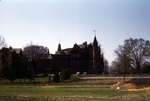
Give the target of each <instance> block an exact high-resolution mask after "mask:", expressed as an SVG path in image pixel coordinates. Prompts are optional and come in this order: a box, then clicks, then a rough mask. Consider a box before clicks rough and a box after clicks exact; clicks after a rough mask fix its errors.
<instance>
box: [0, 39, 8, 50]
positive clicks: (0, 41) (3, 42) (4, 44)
mask: <svg viewBox="0 0 150 101" xmlns="http://www.w3.org/2000/svg"><path fill="white" fill-rule="evenodd" d="M3 47H7V43H6V42H5V38H3V37H2V36H0V49H2V48H3Z"/></svg>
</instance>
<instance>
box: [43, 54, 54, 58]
mask: <svg viewBox="0 0 150 101" xmlns="http://www.w3.org/2000/svg"><path fill="white" fill-rule="evenodd" d="M40 59H53V58H52V55H51V54H43V55H42V56H41V58H40Z"/></svg>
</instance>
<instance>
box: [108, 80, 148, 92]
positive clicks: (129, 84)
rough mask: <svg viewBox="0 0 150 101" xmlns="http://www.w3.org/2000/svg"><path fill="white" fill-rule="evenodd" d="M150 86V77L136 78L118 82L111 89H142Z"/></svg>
mask: <svg viewBox="0 0 150 101" xmlns="http://www.w3.org/2000/svg"><path fill="white" fill-rule="evenodd" d="M146 88H147V89H148V88H150V78H136V79H130V80H129V81H125V82H118V83H117V84H115V85H113V86H112V87H111V89H118V90H136V89H138V90H142V89H146Z"/></svg>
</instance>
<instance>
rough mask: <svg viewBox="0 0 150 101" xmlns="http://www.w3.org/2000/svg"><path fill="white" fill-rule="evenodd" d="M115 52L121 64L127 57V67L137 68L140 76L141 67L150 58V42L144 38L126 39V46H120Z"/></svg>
mask: <svg viewBox="0 0 150 101" xmlns="http://www.w3.org/2000/svg"><path fill="white" fill-rule="evenodd" d="M114 52H115V54H116V55H117V58H118V59H119V60H120V62H121V63H123V62H122V60H123V55H125V56H126V58H125V62H126V67H128V68H129V67H131V68H135V69H136V70H137V73H139V74H140V72H141V65H142V64H143V63H144V62H145V61H146V60H147V59H148V58H149V57H150V42H149V40H144V39H142V38H140V39H132V38H130V39H126V40H125V41H124V46H119V47H118V49H116V50H115V51H114Z"/></svg>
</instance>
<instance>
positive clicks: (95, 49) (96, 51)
mask: <svg viewBox="0 0 150 101" xmlns="http://www.w3.org/2000/svg"><path fill="white" fill-rule="evenodd" d="M97 53H98V43H97V39H96V36H95V37H94V41H93V68H94V69H96V68H97V66H96V60H97V59H96V58H97V55H98V54H97Z"/></svg>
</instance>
